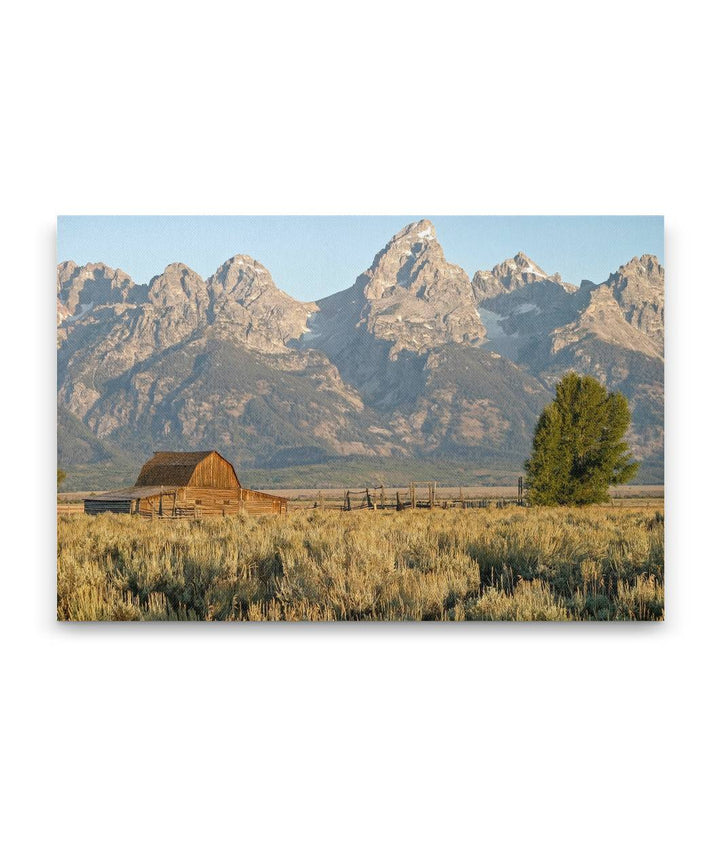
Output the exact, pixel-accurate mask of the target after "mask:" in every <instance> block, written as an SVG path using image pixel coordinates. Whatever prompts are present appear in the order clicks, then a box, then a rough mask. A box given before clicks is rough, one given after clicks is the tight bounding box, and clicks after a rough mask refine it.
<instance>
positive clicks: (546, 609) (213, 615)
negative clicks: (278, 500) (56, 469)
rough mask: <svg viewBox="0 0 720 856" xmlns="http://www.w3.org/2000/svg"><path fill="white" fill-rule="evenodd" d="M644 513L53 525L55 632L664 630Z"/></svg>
mask: <svg viewBox="0 0 720 856" xmlns="http://www.w3.org/2000/svg"><path fill="white" fill-rule="evenodd" d="M663 533H664V519H663V514H662V513H661V512H660V511H656V510H653V509H627V508H612V509H609V508H586V509H542V508H530V509H523V508H517V507H512V508H505V509H499V508H488V509H468V510H459V509H458V510H450V511H443V510H435V511H404V512H401V513H397V512H393V511H386V512H372V511H358V512H353V513H350V514H347V513H345V514H344V513H342V512H334V511H324V512H321V511H299V512H295V513H293V514H290V515H288V516H284V517H272V516H268V517H258V518H251V517H245V516H240V517H233V518H216V519H205V520H196V521H163V520H141V519H138V518H134V517H126V516H113V515H102V516H100V517H87V516H84V515H76V516H71V515H67V516H64V515H62V516H60V518H59V520H58V589H57V595H58V597H57V603H58V606H57V615H58V619H60V620H66V621H129V620H146V621H148V620H149V621H153V620H220V621H235V620H251V621H266V620H267V621H276V620H287V621H332V620H342V621H345V620H350V621H354V620H412V621H420V620H423V621H425V620H450V621H453V620H455V621H457V620H477V621H574V620H630V621H645V620H661V619H662V618H663V616H664V600H663V566H664V549H663Z"/></svg>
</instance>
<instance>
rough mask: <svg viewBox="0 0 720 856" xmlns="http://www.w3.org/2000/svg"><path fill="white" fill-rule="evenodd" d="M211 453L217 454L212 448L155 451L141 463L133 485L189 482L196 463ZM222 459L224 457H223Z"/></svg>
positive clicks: (176, 485) (183, 484)
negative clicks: (148, 458) (202, 450)
mask: <svg viewBox="0 0 720 856" xmlns="http://www.w3.org/2000/svg"><path fill="white" fill-rule="evenodd" d="M212 454H216V455H218V453H217V452H215V451H214V450H212V449H211V450H210V451H208V452H155V454H154V455H153V456H152V458H150V460H149V461H146V462H145V463H144V464H143V468H142V469H141V470H140V475H139V476H138V478H137V481H136V482H135V487H145V486H146V485H172V486H175V487H179V486H185V485H187V484H189V483H190V479H191V478H192V475H193V473H194V472H195V468H196V467H197V465H198V464H199V463H200V462H201V461H204V460H205V458H207V457H208V456H209V455H212ZM218 457H222V455H218ZM223 460H225V459H224V458H223ZM233 472H234V469H233ZM236 478H237V476H236Z"/></svg>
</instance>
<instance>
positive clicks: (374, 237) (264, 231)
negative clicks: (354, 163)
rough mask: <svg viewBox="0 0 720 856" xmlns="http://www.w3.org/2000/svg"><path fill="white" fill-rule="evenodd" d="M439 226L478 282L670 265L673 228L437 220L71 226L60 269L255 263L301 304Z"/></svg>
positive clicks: (116, 220) (205, 271) (452, 257)
mask: <svg viewBox="0 0 720 856" xmlns="http://www.w3.org/2000/svg"><path fill="white" fill-rule="evenodd" d="M422 217H428V218H429V219H430V220H432V221H433V223H434V224H435V227H436V229H437V234H438V239H439V241H440V243H441V244H442V246H443V249H444V250H445V256H446V258H447V259H448V261H450V262H453V263H455V264H459V265H461V266H462V267H463V268H464V269H465V270H466V271H467V273H468V275H469V276H470V277H472V275H473V274H474V273H475V271H476V270H478V269H483V270H486V269H489V268H491V267H493V266H494V265H495V264H497V263H498V262H500V261H502V260H503V259H506V258H508V257H510V256H513V255H515V253H517V252H518V251H520V250H521V251H523V252H524V253H526V254H527V255H528V256H530V258H532V259H533V260H534V261H535V262H536V263H537V264H539V265H540V267H541V268H543V269H544V270H545V271H547V272H548V273H550V274H552V273H555V272H556V271H559V272H560V273H561V274H562V276H563V278H564V279H565V280H566V281H568V282H574V283H576V284H578V285H579V284H580V280H581V279H591V280H593V281H594V282H601V281H602V280H604V279H605V278H606V277H607V276H608V274H609V273H612V272H613V271H615V270H617V268H618V267H619V266H620V265H621V264H623V263H624V262H626V261H628V260H629V259H631V258H632V257H633V256H639V255H642V254H643V253H652V254H654V255H656V256H658V258H659V259H660V261H661V262H662V263H663V264H664V258H663V250H664V243H663V218H662V217H655V216H623V217H607V216H602V217H555V216H552V217H535V216H532V217H530V216H523V217H507V216H478V217H472V216H457V217H448V216H437V217H433V216H432V214H405V215H401V216H327V217H316V216H312V217H295V216H276V217H250V216H222V217H215V216H207V217H203V216H182V217H179V216H144V217H112V216H62V217H58V239H57V243H58V261H65V260H67V259H72V260H73V261H75V262H77V263H78V264H85V263H86V262H98V261H102V262H105V264H107V265H110V267H119V268H122V269H123V270H124V271H126V272H127V273H128V274H130V276H131V277H132V278H133V279H134V280H135V281H136V282H148V281H149V280H150V278H151V277H153V276H154V275H155V274H159V273H162V271H163V270H164V268H165V267H166V265H168V264H170V263H171V262H184V263H185V264H187V265H188V266H189V267H191V268H192V269H193V270H195V271H197V272H198V273H199V274H201V276H203V277H205V278H207V277H208V276H210V274H212V273H214V272H215V270H216V269H217V268H218V267H219V266H220V265H221V264H222V263H223V262H224V261H225V260H226V259H228V258H230V257H231V256H233V255H235V254H236V253H245V254H247V255H250V256H253V258H256V259H258V260H259V261H260V262H261V263H262V264H264V265H265V267H266V268H268V270H269V271H270V273H271V274H272V276H273V279H274V280H275V283H276V284H277V285H278V286H279V287H280V288H282V289H283V290H284V291H286V292H288V294H291V295H292V296H293V297H296V298H298V299H301V300H315V299H317V298H320V297H324V296H326V295H328V294H332V293H333V292H335V291H339V290H341V289H343V288H347V287H348V286H350V285H352V284H353V282H354V281H355V278H356V277H357V276H358V275H359V274H360V273H362V272H363V271H364V270H365V269H366V268H367V267H368V266H369V265H370V263H371V262H372V260H373V257H374V255H375V254H376V253H377V252H378V250H380V249H382V247H384V246H385V244H386V243H387V242H388V241H389V240H390V238H391V237H392V236H393V235H394V234H395V233H396V232H398V231H399V230H400V229H402V228H403V226H405V225H407V224H408V223H411V222H413V221H414V220H419V219H421V218H422Z"/></svg>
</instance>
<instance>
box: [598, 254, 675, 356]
mask: <svg viewBox="0 0 720 856" xmlns="http://www.w3.org/2000/svg"><path fill="white" fill-rule="evenodd" d="M607 285H608V287H609V288H611V289H612V292H613V296H614V298H615V300H617V302H618V304H619V305H620V308H621V309H622V310H623V313H624V315H625V320H626V321H627V322H628V323H629V324H631V325H632V326H633V327H637V329H638V330H640V331H641V332H643V333H644V334H645V335H646V336H647V337H648V338H649V339H651V340H652V341H653V342H654V343H655V344H656V345H657V346H658V351H659V353H660V355H662V352H663V348H664V343H665V271H664V270H663V267H662V265H661V264H660V263H659V262H658V260H657V259H656V258H655V256H648V255H645V256H641V258H639V259H638V258H634V259H632V261H630V262H628V263H627V264H626V265H623V266H622V267H621V268H620V269H619V270H618V272H617V273H614V274H612V276H610V277H609V279H608V280H607Z"/></svg>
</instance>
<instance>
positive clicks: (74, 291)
mask: <svg viewBox="0 0 720 856" xmlns="http://www.w3.org/2000/svg"><path fill="white" fill-rule="evenodd" d="M134 287H135V283H134V282H133V281H132V279H130V277H129V275H128V274H126V273H125V271H122V270H120V269H119V268H117V269H115V268H111V267H108V266H107V265H105V264H103V263H102V262H96V263H94V264H92V263H88V264H86V265H83V266H82V267H80V266H79V265H77V264H75V262H73V261H66V262H62V263H61V264H59V265H58V269H57V299H58V300H59V301H60V302H61V303H62V304H63V305H64V306H65V307H66V309H67V310H68V312H69V315H68V316H67V319H66V320H70V319H71V318H74V317H76V316H78V315H79V314H81V313H85V312H87V311H89V308H91V307H93V306H99V305H106V304H113V303H125V302H126V301H127V300H128V299H129V297H130V295H131V293H132V291H133V289H134Z"/></svg>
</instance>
